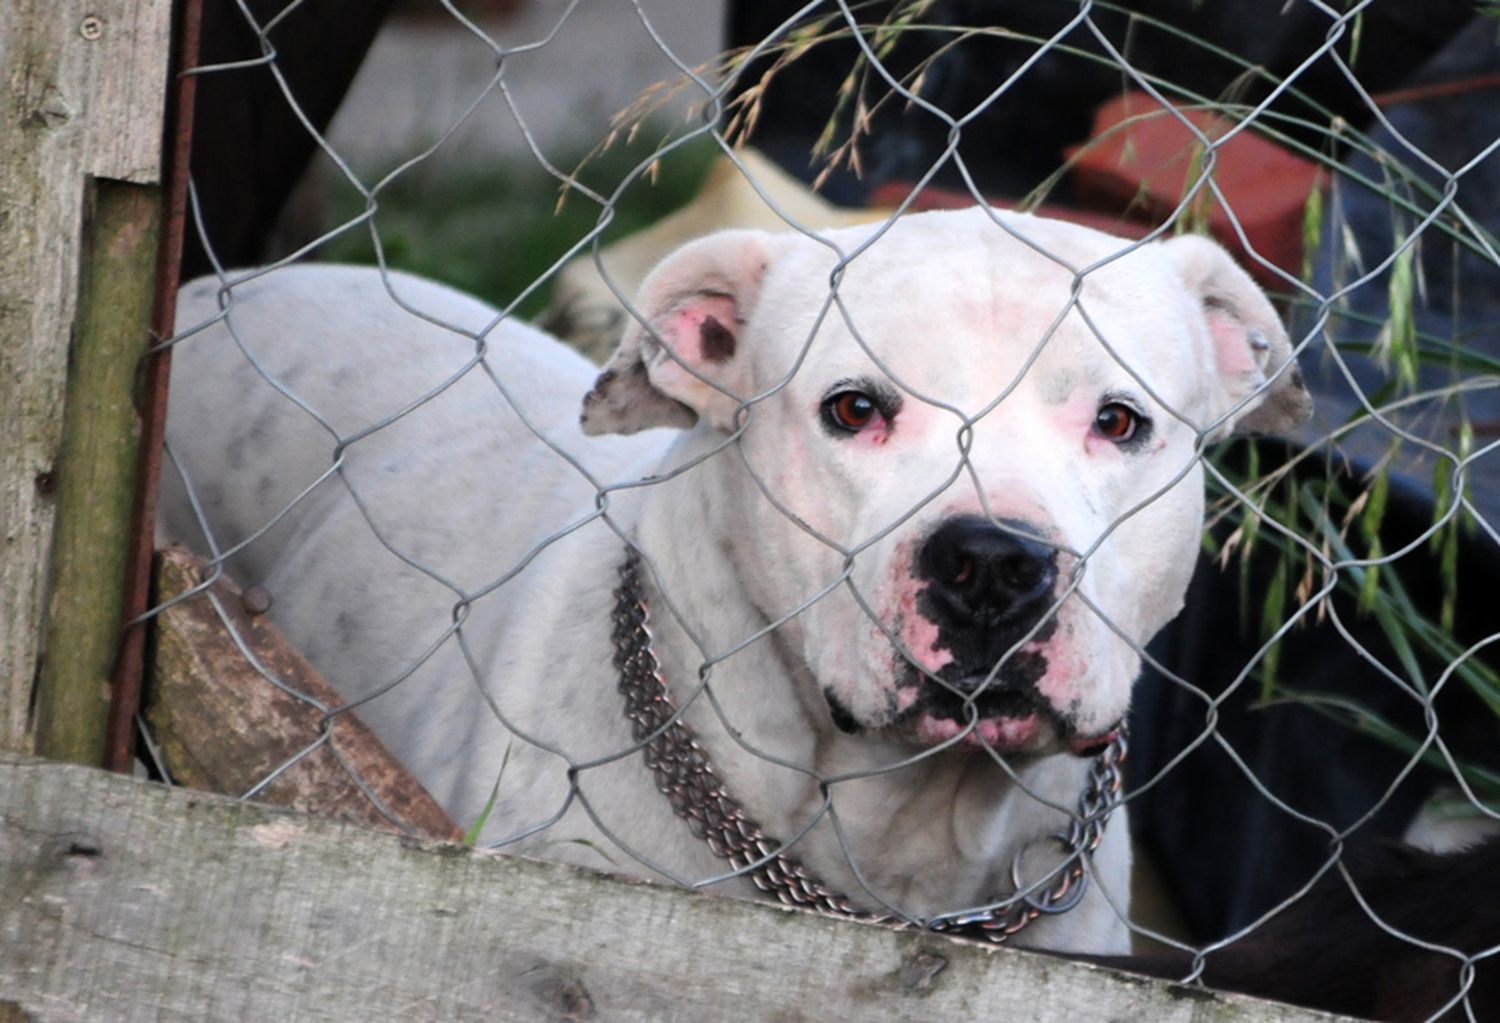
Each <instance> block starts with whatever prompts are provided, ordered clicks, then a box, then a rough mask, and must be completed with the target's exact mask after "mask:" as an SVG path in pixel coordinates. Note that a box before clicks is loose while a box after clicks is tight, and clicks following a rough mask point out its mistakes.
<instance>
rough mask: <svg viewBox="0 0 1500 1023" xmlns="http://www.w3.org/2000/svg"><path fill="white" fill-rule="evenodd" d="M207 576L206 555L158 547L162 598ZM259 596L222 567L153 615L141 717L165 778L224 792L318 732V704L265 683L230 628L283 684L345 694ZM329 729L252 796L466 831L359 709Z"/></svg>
mask: <svg viewBox="0 0 1500 1023" xmlns="http://www.w3.org/2000/svg"><path fill="white" fill-rule="evenodd" d="M202 581H203V562H202V561H201V560H200V559H199V558H197V557H195V556H194V555H193V554H191V553H189V552H188V551H186V550H184V549H182V548H180V547H172V548H168V549H166V550H164V551H162V552H161V553H160V555H159V556H158V561H157V573H156V582H157V596H158V599H159V600H160V601H161V602H163V603H166V602H167V601H170V600H172V599H173V598H175V597H177V596H178V595H180V594H183V593H186V592H187V591H188V590H190V589H192V588H193V587H194V586H197V585H198V584H199V583H200V582H202ZM210 593H211V594H212V595H213V598H214V599H213V601H212V602H211V601H210V599H209V594H210ZM257 599H259V598H258V597H257V594H256V592H255V591H252V592H251V594H250V595H249V599H248V600H247V598H246V595H245V594H244V593H242V592H241V591H240V588H239V587H238V586H236V585H234V583H233V582H231V581H230V580H229V579H228V578H227V577H220V579H219V580H218V581H217V582H215V583H214V584H213V586H212V587H211V588H210V589H209V591H207V592H204V593H200V594H198V595H196V596H193V597H190V598H188V599H187V600H185V601H182V602H180V603H177V604H174V605H172V606H171V607H169V608H168V609H167V610H166V611H164V612H162V614H161V615H159V616H158V617H157V619H156V628H155V630H154V635H153V640H152V642H153V644H154V648H153V655H152V658H151V660H152V666H153V667H152V678H151V687H150V701H149V703H148V706H147V709H146V719H147V721H148V722H149V723H150V725H151V730H152V733H153V734H154V735H155V737H156V742H157V745H158V746H159V748H160V750H161V754H162V758H163V760H164V761H165V763H166V766H167V768H168V770H169V771H170V772H171V774H172V777H173V778H174V779H175V780H176V781H177V782H179V783H181V784H183V785H187V786H189V787H191V788H195V789H206V790H208V791H210V792H222V793H225V794H226V795H240V794H242V793H245V792H248V791H249V790H250V788H251V787H252V786H254V785H256V784H258V783H259V782H260V781H261V780H262V779H263V778H265V777H266V776H267V775H269V774H270V772H272V771H273V770H275V769H276V768H278V767H280V766H281V765H283V764H285V763H286V762H287V761H288V760H290V759H291V758H293V757H295V756H297V755H298V754H300V753H302V752H303V751H304V750H306V749H307V748H308V747H309V746H311V745H314V744H316V743H318V741H319V740H320V738H322V718H323V714H322V712H320V711H319V710H318V709H317V706H316V705H315V704H313V703H309V702H308V700H301V699H298V698H297V697H295V696H292V695H290V694H289V693H287V692H286V691H284V690H282V689H279V688H277V687H276V686H275V685H273V684H272V683H271V682H269V681H268V680H267V679H266V677H265V675H263V674H262V673H261V672H260V671H258V670H257V669H256V667H255V665H254V664H252V663H251V662H250V660H249V658H247V657H246V656H245V653H244V651H243V650H242V649H241V648H240V645H239V643H237V642H236V641H235V640H236V637H238V638H239V640H240V642H243V643H244V644H245V647H246V648H248V649H249V650H250V651H251V653H253V654H254V656H255V660H256V661H257V662H258V663H259V664H260V666H261V667H262V668H264V669H265V670H266V672H268V673H269V674H270V675H272V676H273V677H274V678H276V679H277V680H278V681H279V682H281V684H282V685H284V686H286V687H288V688H290V689H293V690H295V691H296V692H298V693H301V694H303V695H304V696H306V697H308V699H309V700H313V701H316V702H317V704H321V705H322V706H324V707H330V708H331V707H337V706H339V705H340V704H341V703H342V702H343V701H342V699H340V697H339V695H338V693H337V692H336V691H335V690H334V688H333V686H331V685H329V684H328V682H327V680H326V679H324V678H323V676H322V675H321V674H319V673H318V671H317V669H316V668H314V667H313V666H312V665H311V664H309V663H308V661H307V659H306V658H304V657H303V656H302V655H301V654H300V653H298V652H297V650H296V649H295V648H294V647H293V646H292V645H291V644H290V643H289V642H287V640H286V639H285V638H284V637H283V636H282V635H281V632H280V630H279V629H277V628H276V626H274V625H272V624H271V621H270V619H269V618H267V617H265V615H264V614H263V612H264V611H265V608H264V607H263V606H260V605H258V604H257V603H256V600H257ZM221 615H222V616H223V617H221ZM225 619H227V620H228V623H229V624H228V625H226V624H225ZM231 626H232V627H233V630H234V631H233V632H232V633H231V631H230V627H231ZM331 730H332V731H331V735H330V736H329V737H328V741H327V742H325V743H323V744H322V745H319V746H318V747H317V749H316V750H315V751H314V752H313V753H311V754H309V755H307V756H305V757H302V759H300V760H298V761H297V763H296V764H295V765H294V766H292V767H291V768H289V769H288V770H286V771H283V772H282V773H281V774H280V775H278V776H277V777H276V779H275V781H273V782H272V783H271V784H270V785H268V786H266V787H265V788H264V789H262V790H261V791H260V792H258V793H257V794H256V799H257V800H259V801H260V802H264V803H272V804H275V805H277V806H289V807H292V808H293V809H297V810H302V811H305V812H308V813H316V814H320V815H322V816H327V817H338V818H342V819H344V820H350V821H355V822H359V823H363V824H366V825H370V826H374V827H396V826H397V825H396V824H394V823H392V820H391V818H394V820H395V821H397V822H400V826H401V827H403V828H405V829H407V830H408V831H410V832H411V833H414V834H417V835H421V836H423V837H427V838H433V839H444V840H448V841H457V840H458V839H459V838H461V837H462V832H460V831H459V829H458V827H457V825H455V824H454V823H453V821H452V820H450V819H449V818H448V815H447V814H446V813H444V812H443V810H442V808H441V807H440V806H438V805H437V803H436V801H434V800H433V798H432V797H431V796H430V795H428V794H427V790H426V789H424V788H423V787H422V786H421V784H420V783H419V782H418V781H417V780H416V779H415V778H413V777H412V776H411V775H410V774H409V773H408V772H407V771H406V769H405V768H403V767H402V766H401V764H400V763H399V762H398V761H397V760H396V758H395V757H393V756H391V754H390V753H388V752H387V751H386V749H385V747H384V746H382V745H381V743H380V740H379V739H377V738H375V734H374V733H373V732H371V731H370V730H369V728H367V727H366V726H365V724H364V722H362V721H360V720H359V718H358V717H357V716H356V715H354V714H352V713H351V714H342V715H340V716H339V717H338V718H336V719H335V720H334V722H333V724H332V725H331ZM335 749H336V750H337V751H338V756H335V755H334V751H335ZM355 777H358V778H359V779H360V780H361V781H362V782H363V784H364V788H361V787H360V786H359V785H357V784H356V783H355V780H354V779H355ZM371 797H373V798H374V800H376V801H378V803H379V806H380V807H383V808H384V811H382V810H381V809H379V808H377V806H376V805H375V803H373V802H372V801H371ZM387 814H389V815H390V816H389V817H387V816H386V815H387Z"/></svg>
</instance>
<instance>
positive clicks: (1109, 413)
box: [1094, 401, 1141, 444]
mask: <svg viewBox="0 0 1500 1023" xmlns="http://www.w3.org/2000/svg"><path fill="white" fill-rule="evenodd" d="M1140 428H1141V414H1140V413H1139V412H1137V411H1136V410H1135V409H1133V408H1131V407H1130V406H1129V405H1125V404H1122V403H1121V402H1118V401H1112V402H1109V403H1108V404H1106V405H1103V406H1101V407H1100V409H1099V414H1098V415H1096V416H1095V417H1094V435H1095V436H1098V437H1103V438H1104V439H1105V440H1108V441H1113V442H1114V443H1116V444H1123V443H1125V442H1126V441H1128V440H1130V439H1131V438H1133V437H1134V436H1135V435H1136V431H1138V430H1139V429H1140Z"/></svg>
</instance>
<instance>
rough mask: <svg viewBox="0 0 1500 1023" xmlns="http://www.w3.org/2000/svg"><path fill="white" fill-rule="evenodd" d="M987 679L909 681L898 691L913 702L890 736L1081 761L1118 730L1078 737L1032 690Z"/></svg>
mask: <svg viewBox="0 0 1500 1023" xmlns="http://www.w3.org/2000/svg"><path fill="white" fill-rule="evenodd" d="M987 678H988V676H987V675H970V676H965V677H961V678H959V679H957V680H953V681H948V683H947V684H946V685H945V684H943V683H940V682H937V681H934V680H932V679H929V678H924V677H921V676H918V677H916V678H914V679H911V680H909V681H908V682H907V683H906V684H905V685H904V686H903V688H908V687H911V686H915V687H916V693H917V695H916V699H915V700H913V701H912V702H911V704H910V706H908V707H907V708H906V710H904V711H903V712H902V714H901V717H900V718H899V720H898V721H897V722H896V726H895V731H896V732H897V733H898V734H900V735H902V736H903V737H905V738H906V739H908V741H913V742H915V743H917V744H918V745H921V746H936V745H941V744H944V743H952V744H953V745H954V746H955V747H957V748H961V749H966V750H981V749H986V748H988V749H991V750H994V751H995V752H996V753H1002V754H1008V755H1032V754H1037V755H1039V754H1043V753H1051V752H1056V751H1057V749H1058V748H1059V747H1060V746H1061V747H1063V748H1066V749H1067V750H1069V751H1071V752H1072V753H1074V754H1075V755H1077V756H1080V757H1088V756H1094V755H1096V754H1098V753H1099V752H1101V751H1102V750H1103V749H1104V748H1105V747H1106V746H1108V745H1109V743H1110V742H1111V741H1113V740H1114V738H1115V736H1116V734H1117V733H1118V731H1119V726H1118V725H1114V726H1111V727H1110V728H1107V729H1105V730H1103V731H1102V732H1100V733H1098V734H1085V733H1082V732H1080V731H1079V730H1078V729H1077V727H1076V726H1075V725H1074V724H1073V723H1072V722H1070V721H1068V720H1067V719H1066V718H1064V716H1063V715H1061V714H1059V713H1058V712H1057V710H1056V709H1055V708H1053V707H1052V706H1051V705H1050V704H1049V703H1048V702H1047V701H1046V700H1045V699H1043V698H1042V697H1041V696H1040V694H1038V693H1037V691H1036V689H1035V687H1034V686H1032V685H1029V684H1017V683H1015V682H1014V681H1008V680H1006V679H1005V678H1004V676H1003V675H1002V676H1000V677H996V678H993V679H988V683H986V679H987ZM945 681H946V680H945ZM908 699H909V698H908ZM903 702H904V701H903Z"/></svg>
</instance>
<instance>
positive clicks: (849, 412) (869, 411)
mask: <svg viewBox="0 0 1500 1023" xmlns="http://www.w3.org/2000/svg"><path fill="white" fill-rule="evenodd" d="M823 415H824V417H825V418H826V419H827V420H828V421H829V422H830V423H832V424H833V425H834V426H836V427H838V428H839V429H840V430H845V431H847V432H849V433H858V432H859V431H861V430H863V429H864V428H865V427H867V426H869V425H870V424H871V423H873V422H874V421H875V417H876V416H878V415H880V408H879V406H877V405H876V404H875V399H874V398H871V397H870V396H869V395H868V394H865V393H864V392H863V391H840V392H839V393H838V394H833V395H829V396H828V397H827V398H826V399H824V401H823Z"/></svg>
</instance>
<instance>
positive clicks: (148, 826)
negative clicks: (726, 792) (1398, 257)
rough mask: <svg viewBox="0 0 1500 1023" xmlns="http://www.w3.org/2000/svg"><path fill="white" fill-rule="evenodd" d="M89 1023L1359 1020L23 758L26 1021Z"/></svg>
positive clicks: (19, 921)
mask: <svg viewBox="0 0 1500 1023" xmlns="http://www.w3.org/2000/svg"><path fill="white" fill-rule="evenodd" d="M6 1000H8V1001H11V1002H14V1003H16V1004H18V1005H20V1006H21V1007H22V1008H23V1009H25V1010H26V1011H28V1012H29V1013H30V1014H31V1016H32V1017H33V1018H34V1019H35V1020H36V1021H37V1023H72V1021H84V1020H109V1021H111V1023H114V1021H126V1023H128V1021H132V1020H152V1021H175V1020H183V1021H188V1020H191V1021H194V1023H197V1021H201V1020H230V1019H235V1020H240V1019H248V1020H293V1019H319V1020H360V1021H365V1020H378V1019H391V1020H410V1019H442V1020H475V1021H479V1020H484V1021H493V1020H545V1019H552V1020H585V1019H601V1020H672V1019H681V1020H695V1021H696V1020H719V1019H778V1020H827V1019H861V1018H864V1019H889V1020H942V1021H945V1023H947V1021H951V1020H956V1019H965V1020H967V1019H981V1018H982V1019H1003V1020H1007V1021H1008V1023H1023V1021H1041V1020H1060V1019H1090V1020H1093V1019H1118V1020H1152V1021H1153V1023H1208V1021H1229V1020H1236V1021H1247V1023H1248V1021H1260V1023H1270V1021H1277V1023H1293V1021H1297V1023H1301V1021H1308V1023H1311V1021H1314V1020H1328V1019H1332V1018H1333V1017H1329V1016H1325V1015H1322V1014H1318V1013H1312V1012H1306V1011H1303V1010H1298V1009H1292V1008H1288V1007H1284V1006H1278V1005H1271V1004H1268V1003H1263V1002H1256V1001H1253V1000H1250V999H1244V998H1238V997H1221V996H1218V995H1213V994H1209V993H1207V992H1203V991H1198V990H1187V989H1182V988H1174V987H1171V986H1169V985H1163V984H1160V983H1157V982H1148V981H1145V980H1141V979H1137V978H1130V977H1126V976H1123V975H1119V974H1114V973H1111V972H1109V971H1106V970H1102V969H1098V968H1095V967H1090V966H1086V965H1082V964H1076V963H1066V962H1062V961H1059V960H1056V959H1050V958H1046V957H1041V956H1035V955H1031V954H1027V953H1024V952H1018V951H1014V950H1004V949H990V948H983V947H980V946H977V945H971V944H966V943H960V942H955V941H951V940H947V939H939V938H936V937H934V936H931V935H922V934H908V933H901V932H896V931H892V930H889V929H885V928H880V927H874V926H867V925H861V924H853V923H848V922H845V921H837V920H830V919H826V918H823V917H817V916H811V915H808V914H804V913H799V912H794V911H790V910H782V909H778V908H776V907H773V906H767V905H762V904H758V903H756V904H752V903H747V902H738V901H734V900H728V899H716V898H710V897H706V896H701V895H696V894H694V893H691V892H687V891H683V890H679V889H673V888H666V887H662V886H658V885H650V884H640V883H631V882H625V881H621V880H618V879H614V878H608V877H604V876H602V875H597V874H592V873H589V872H585V871H580V870H578V869H575V868H571V867H565V866H562V865H558V864H549V863H540V862H536V861H528V860H521V859H515V858H507V857H501V856H495V855H491V854H484V853H474V852H471V851H468V850H465V849H462V848H460V847H455V846H434V845H430V844H422V843H418V842H416V841H413V840H410V839H403V838H400V837H397V836H393V835H389V834H385V833H380V832H374V831H368V830H364V829H361V828H358V827H355V826H353V825H350V824H347V823H342V822H337V821H330V820H326V819H320V818H314V817H305V816H301V815H296V814H292V813H289V812H286V811H277V810H272V809H269V808H266V807H259V806H254V805H250V804H245V803H236V802H234V801H232V800H228V799H223V798H220V797H216V796H208V795H203V794H195V793H191V792H187V791H184V790H174V789H165V788H162V787H160V786H154V785H149V784H145V783H141V782H136V781H132V780H131V779H129V778H124V777H121V776H118V775H110V774H106V773H104V772H101V771H91V770H87V769H84V768H78V767H69V766H63V765H56V764H48V763H43V762H39V761H35V760H30V759H27V758H24V757H19V756H15V755H7V754H0V1002H3V1001H6Z"/></svg>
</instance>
